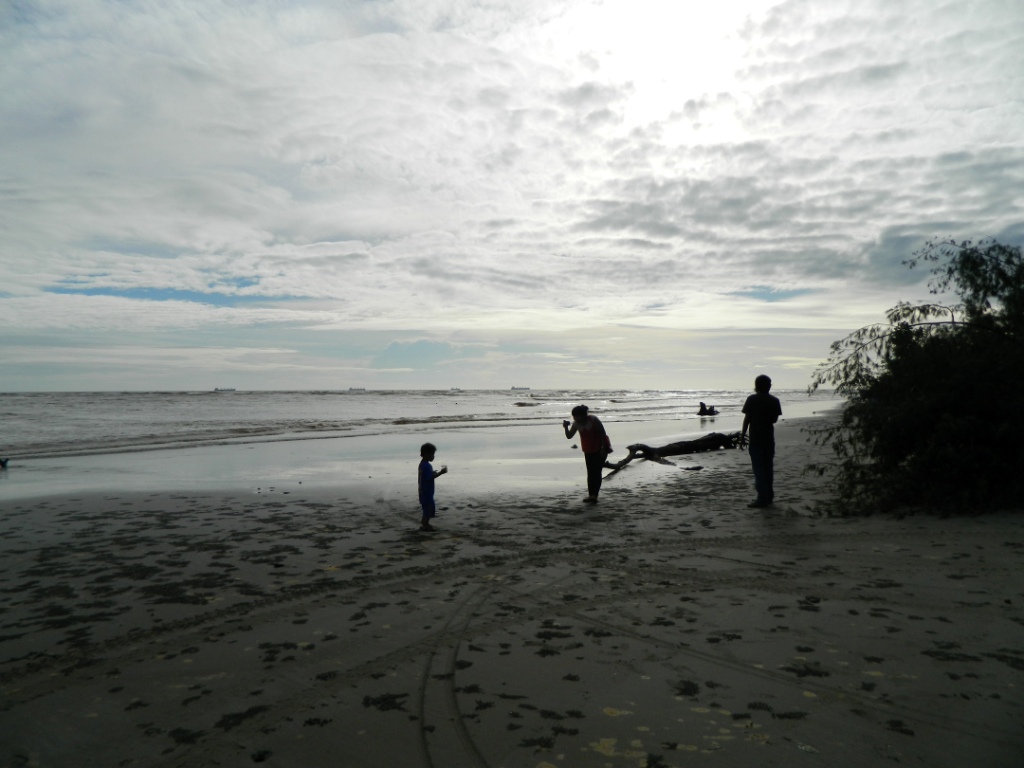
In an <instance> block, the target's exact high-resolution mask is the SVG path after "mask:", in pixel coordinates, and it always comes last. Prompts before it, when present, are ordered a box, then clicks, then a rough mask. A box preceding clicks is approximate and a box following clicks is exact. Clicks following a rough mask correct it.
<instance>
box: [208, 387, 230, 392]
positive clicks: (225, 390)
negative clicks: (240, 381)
mask: <svg viewBox="0 0 1024 768" xmlns="http://www.w3.org/2000/svg"><path fill="white" fill-rule="evenodd" d="M213 391H214V392H234V391H235V388H234V387H214V388H213Z"/></svg>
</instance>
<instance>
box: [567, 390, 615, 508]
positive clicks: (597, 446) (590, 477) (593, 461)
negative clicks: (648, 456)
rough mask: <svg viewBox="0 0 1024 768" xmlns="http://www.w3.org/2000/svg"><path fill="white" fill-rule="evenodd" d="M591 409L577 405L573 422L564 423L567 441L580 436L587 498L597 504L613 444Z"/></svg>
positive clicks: (573, 411) (588, 501)
mask: <svg viewBox="0 0 1024 768" xmlns="http://www.w3.org/2000/svg"><path fill="white" fill-rule="evenodd" d="M589 411H590V409H589V408H587V406H585V405H577V406H576V407H575V408H573V409H572V421H571V422H570V421H563V422H562V429H564V430H565V437H566V439H569V440H571V439H572V438H573V437H575V436H576V435H577V434H578V435H579V436H580V448H582V449H583V458H584V460H585V461H586V462H587V494H588V495H587V498H585V499H584V501H585V502H587V503H588V504H596V503H597V494H599V493H600V492H601V469H602V468H603V467H604V462H605V459H607V458H608V454H609V453H611V452H612V443H611V440H610V439H609V437H608V433H607V432H606V431H605V429H604V424H602V423H601V420H600V419H599V418H597V416H591V415H590V413H589Z"/></svg>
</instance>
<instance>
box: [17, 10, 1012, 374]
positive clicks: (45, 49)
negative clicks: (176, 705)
mask: <svg viewBox="0 0 1024 768" xmlns="http://www.w3.org/2000/svg"><path fill="white" fill-rule="evenodd" d="M0 51H2V53H0V391H7V392H12V391H64V390H78V391H84V390H206V389H213V388H214V387H235V388H237V389H246V390H248V389H347V388H349V387H366V388H413V389H421V388H443V389H448V388H450V387H460V388H463V389H471V388H494V389H505V388H509V387H512V386H530V387H533V388H549V387H550V388H556V387H557V388H561V387H565V388H595V389H597V388H624V389H707V388H722V389H732V388H741V389H749V388H751V386H752V382H753V378H754V377H755V376H756V375H758V374H760V373H767V374H768V375H769V376H771V377H772V379H773V381H774V383H775V388H777V389H778V388H804V387H806V386H807V385H808V384H809V383H810V381H811V377H812V374H813V372H814V370H815V368H816V367H817V365H818V364H819V363H820V362H821V361H822V360H824V359H825V358H826V357H827V355H828V352H829V345H830V344H831V342H833V341H835V340H837V339H839V338H842V337H843V336H845V335H846V334H847V333H849V332H850V331H852V330H854V329H856V328H858V327H860V326H863V325H866V324H868V323H873V322H879V321H883V320H884V316H885V311H886V310H887V309H888V308H889V307H891V306H893V305H895V304H896V303H897V302H899V301H920V300H925V299H927V298H929V294H928V287H927V278H928V277H929V274H928V272H927V271H926V270H922V269H920V268H919V269H917V270H910V269H908V268H907V267H906V266H905V265H904V264H903V262H904V261H905V260H906V259H908V258H910V257H911V256H912V255H913V253H914V252H915V251H917V250H920V249H921V248H922V247H924V245H925V243H926V242H928V241H929V240H932V239H936V238H938V239H949V238H954V239H956V240H958V241H960V240H964V239H978V238H983V237H995V238H997V239H999V240H1000V241H1001V242H1004V243H1007V244H1012V245H1019V244H1022V243H1024V3H1021V2H1020V0H976V1H972V0H960V1H958V2H946V1H945V0H848V1H847V0H783V1H782V2H778V0H729V2H719V3H706V2H690V1H689V0H306V1H304V0H293V1H292V2H269V1H268V2H262V1H260V0H251V1H245V2H243V1H242V0H231V1H230V2H228V1H222V0H204V1H203V2H185V1H181V2H170V1H169V0H168V1H165V2H157V1H156V0H149V1H147V0H133V1H132V2H121V1H117V2H115V1H113V0H110V1H103V0H42V1H40V2H30V1H27V0H3V2H0Z"/></svg>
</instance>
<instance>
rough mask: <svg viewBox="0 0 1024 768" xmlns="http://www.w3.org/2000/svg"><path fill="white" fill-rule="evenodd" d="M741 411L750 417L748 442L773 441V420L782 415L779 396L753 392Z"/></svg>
mask: <svg viewBox="0 0 1024 768" xmlns="http://www.w3.org/2000/svg"><path fill="white" fill-rule="evenodd" d="M743 413H745V414H747V416H749V417H750V426H749V429H750V442H752V443H772V442H775V426H774V425H775V422H776V421H777V420H778V418H779V416H781V415H782V403H780V402H779V398H777V397H775V396H774V395H770V394H768V393H767V392H755V393H754V394H752V395H751V396H750V397H748V398H747V401H746V402H745V403H744V404H743Z"/></svg>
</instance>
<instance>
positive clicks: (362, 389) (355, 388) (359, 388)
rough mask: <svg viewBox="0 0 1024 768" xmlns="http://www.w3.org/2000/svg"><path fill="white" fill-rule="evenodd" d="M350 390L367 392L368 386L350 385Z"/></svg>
mask: <svg viewBox="0 0 1024 768" xmlns="http://www.w3.org/2000/svg"><path fill="white" fill-rule="evenodd" d="M348 391H349V392H365V391H366V387H349V388H348Z"/></svg>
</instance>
